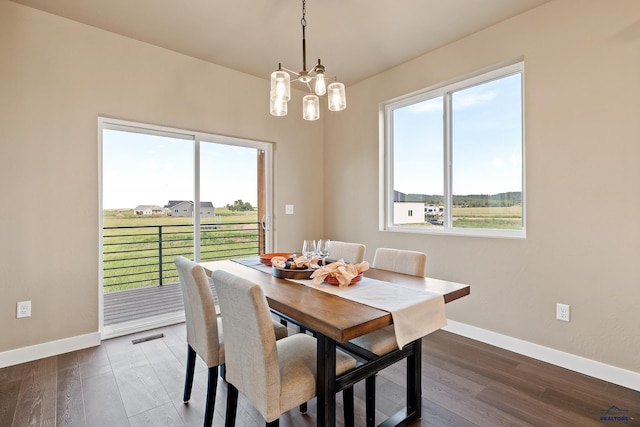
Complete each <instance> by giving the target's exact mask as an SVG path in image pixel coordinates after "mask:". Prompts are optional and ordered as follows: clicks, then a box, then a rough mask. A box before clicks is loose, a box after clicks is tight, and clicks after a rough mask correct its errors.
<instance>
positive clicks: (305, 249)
mask: <svg viewBox="0 0 640 427" xmlns="http://www.w3.org/2000/svg"><path fill="white" fill-rule="evenodd" d="M302 256H303V257H305V258H306V260H307V261H308V262H309V268H311V260H312V259H313V257H314V256H316V241H315V240H305V241H304V242H302Z"/></svg>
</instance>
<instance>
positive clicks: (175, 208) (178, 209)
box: [164, 200, 215, 217]
mask: <svg viewBox="0 0 640 427" xmlns="http://www.w3.org/2000/svg"><path fill="white" fill-rule="evenodd" d="M164 212H165V213H166V215H167V216H189V217H190V216H193V202H192V201H190V200H169V203H168V204H166V205H165V206H164ZM214 215H215V208H214V207H213V203H211V202H200V216H201V217H204V216H214Z"/></svg>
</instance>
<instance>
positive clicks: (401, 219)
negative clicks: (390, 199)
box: [393, 202, 424, 224]
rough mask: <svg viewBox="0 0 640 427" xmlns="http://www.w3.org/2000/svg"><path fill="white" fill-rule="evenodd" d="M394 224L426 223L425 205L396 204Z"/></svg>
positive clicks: (413, 203) (420, 203)
mask: <svg viewBox="0 0 640 427" xmlns="http://www.w3.org/2000/svg"><path fill="white" fill-rule="evenodd" d="M393 222H394V224H417V223H421V222H424V203H422V202H394V204H393Z"/></svg>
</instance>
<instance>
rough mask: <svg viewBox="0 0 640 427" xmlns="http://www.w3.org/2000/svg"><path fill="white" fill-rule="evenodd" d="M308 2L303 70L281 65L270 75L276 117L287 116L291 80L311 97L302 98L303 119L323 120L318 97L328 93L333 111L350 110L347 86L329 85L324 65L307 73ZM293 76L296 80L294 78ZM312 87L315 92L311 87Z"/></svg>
mask: <svg viewBox="0 0 640 427" xmlns="http://www.w3.org/2000/svg"><path fill="white" fill-rule="evenodd" d="M306 6H307V2H306V0H302V19H301V20H300V24H301V25H302V71H300V72H299V73H296V72H295V71H292V70H289V69H287V68H284V67H283V66H282V64H281V63H279V64H278V69H277V70H276V71H274V72H273V73H271V96H270V100H271V103H270V104H271V105H270V111H271V114H272V115H274V116H286V115H287V103H288V102H289V101H290V100H291V80H292V79H293V81H298V82H300V83H302V84H305V85H306V86H307V88H308V89H309V92H310V94H309V95H305V96H304V97H303V98H302V118H303V119H305V120H318V119H319V118H320V100H319V98H318V97H319V96H323V95H325V94H327V101H328V105H329V110H330V111H342V110H344V109H345V108H347V98H346V95H345V90H344V85H343V84H342V83H338V82H337V81H335V80H336V79H335V77H334V78H333V79H330V80H334V81H333V82H331V83H329V85H327V78H326V77H325V69H324V65H322V64H321V63H320V59H318V63H317V64H316V65H314V66H313V68H312V69H310V70H307V45H306V40H305V28H306V27H307V20H306V18H305V16H306V14H307V7H306ZM292 76H293V77H292ZM312 85H313V89H311V86H312Z"/></svg>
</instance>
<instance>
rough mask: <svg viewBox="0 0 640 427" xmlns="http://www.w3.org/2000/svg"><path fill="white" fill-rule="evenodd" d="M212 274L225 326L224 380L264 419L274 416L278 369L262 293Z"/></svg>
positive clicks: (277, 406)
mask: <svg viewBox="0 0 640 427" xmlns="http://www.w3.org/2000/svg"><path fill="white" fill-rule="evenodd" d="M212 277H213V281H214V283H215V286H216V292H217V293H218V298H219V301H220V315H221V317H222V322H223V325H224V328H225V351H226V360H227V363H226V369H227V372H226V379H227V381H228V382H229V383H231V384H233V385H234V386H235V387H236V388H237V389H238V391H240V392H241V393H242V394H244V395H245V396H246V397H247V398H248V399H249V400H250V401H251V402H252V403H253V405H254V406H255V407H256V409H257V410H258V411H260V413H261V414H262V415H263V416H264V417H265V419H266V420H273V419H277V418H278V417H279V416H280V413H281V411H280V369H279V365H278V350H277V346H276V337H275V334H274V331H273V324H272V319H271V316H270V313H269V306H268V305H267V300H266V299H265V297H264V293H263V292H262V289H261V288H260V286H258V285H256V284H254V283H252V282H251V281H249V280H247V279H244V278H242V277H238V276H235V275H233V274H230V273H227V272H225V271H222V270H217V271H214V272H213V274H212ZM256 325H258V326H257V327H256Z"/></svg>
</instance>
